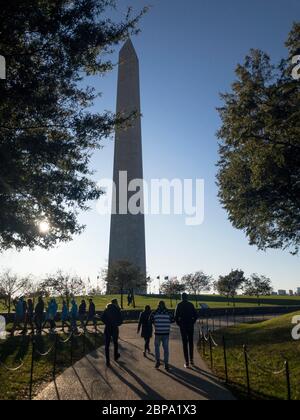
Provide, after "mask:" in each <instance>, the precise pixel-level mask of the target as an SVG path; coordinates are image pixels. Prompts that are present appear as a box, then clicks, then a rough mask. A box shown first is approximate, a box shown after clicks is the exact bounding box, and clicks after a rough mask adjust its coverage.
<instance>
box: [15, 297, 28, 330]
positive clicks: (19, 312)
mask: <svg viewBox="0 0 300 420" xmlns="http://www.w3.org/2000/svg"><path fill="white" fill-rule="evenodd" d="M26 308H27V305H26V302H25V301H24V298H23V297H20V299H19V300H18V301H17V303H16V314H15V320H14V325H13V327H12V330H11V335H12V336H13V335H14V333H15V330H16V329H17V327H19V328H20V329H21V330H22V331H23V332H24V325H25V314H26ZM21 324H23V326H21Z"/></svg>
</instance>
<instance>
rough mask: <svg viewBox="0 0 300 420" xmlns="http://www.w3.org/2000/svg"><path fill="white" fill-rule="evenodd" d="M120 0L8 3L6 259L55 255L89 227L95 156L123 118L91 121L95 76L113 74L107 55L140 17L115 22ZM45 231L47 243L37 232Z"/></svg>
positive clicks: (0, 151) (4, 30) (2, 199)
mask: <svg viewBox="0 0 300 420" xmlns="http://www.w3.org/2000/svg"><path fill="white" fill-rule="evenodd" d="M114 5H115V2H114V1H113V0H80V1H72V2H71V1H68V0H48V1H46V0H45V1H41V0H20V1H17V2H16V1H13V2H2V3H1V14H0V54H1V55H3V56H5V58H6V64H7V78H6V80H0V97H1V102H0V207H1V212H0V250H3V249H8V248H12V247H15V248H17V249H21V248H23V247H29V248H34V247H35V246H40V247H43V248H49V247H51V246H53V245H55V244H56V243H58V242H60V241H69V240H70V239H71V238H72V235H74V234H79V233H80V232H82V230H83V228H84V227H83V226H81V225H80V224H79V223H78V220H77V215H78V211H79V210H87V209H88V206H89V204H88V202H89V201H90V200H94V199H97V198H99V197H100V195H101V189H100V188H99V187H98V186H97V185H96V183H95V182H94V181H93V180H92V179H91V174H92V173H91V171H90V165H89V163H90V157H91V154H92V152H93V151H94V150H95V149H98V148H100V146H101V140H103V139H105V138H107V137H108V136H110V134H111V133H112V131H113V129H114V127H115V125H116V124H121V123H124V119H123V118H122V116H115V115H113V114H111V113H109V112H104V113H102V114H99V113H93V112H91V108H90V107H91V105H92V104H93V101H94V99H95V98H96V97H98V95H99V92H95V91H94V89H92V88H91V87H85V84H84V83H83V79H84V77H85V76H87V75H88V76H89V75H104V74H105V73H107V72H108V71H110V70H112V68H113V63H112V62H111V60H110V59H109V56H108V53H110V52H111V51H112V50H113V47H114V46H116V45H117V44H118V43H119V42H120V41H122V40H125V39H126V38H127V37H128V35H129V34H135V33H136V32H137V31H138V30H137V29H136V27H137V24H138V21H139V18H140V16H141V15H142V14H143V13H144V12H145V10H143V11H142V12H141V14H139V15H138V16H132V13H131V11H130V10H129V11H128V15H127V18H126V19H125V20H124V21H121V22H113V21H112V20H110V19H108V18H107V15H108V12H109V11H110V8H111V7H114ZM41 221H45V222H47V223H48V224H49V225H50V227H51V229H50V231H49V232H48V233H47V235H45V234H43V233H42V232H40V230H39V223H40V222H41Z"/></svg>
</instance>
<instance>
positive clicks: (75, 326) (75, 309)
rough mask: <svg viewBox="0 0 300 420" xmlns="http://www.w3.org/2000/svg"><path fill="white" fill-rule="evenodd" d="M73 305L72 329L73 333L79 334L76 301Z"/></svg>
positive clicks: (73, 301)
mask: <svg viewBox="0 0 300 420" xmlns="http://www.w3.org/2000/svg"><path fill="white" fill-rule="evenodd" d="M71 305H72V306H71V328H72V331H73V332H77V331H78V329H77V318H78V306H77V303H76V301H75V300H74V299H73V300H72V302H71Z"/></svg>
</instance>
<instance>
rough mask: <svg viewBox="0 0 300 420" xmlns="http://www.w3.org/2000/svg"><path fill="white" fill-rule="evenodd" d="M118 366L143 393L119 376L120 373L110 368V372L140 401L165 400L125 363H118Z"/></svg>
mask: <svg viewBox="0 0 300 420" xmlns="http://www.w3.org/2000/svg"><path fill="white" fill-rule="evenodd" d="M118 365H120V367H121V368H122V370H123V371H125V372H126V373H127V375H129V376H131V377H132V378H133V379H134V380H135V382H137V384H139V385H140V386H141V387H142V388H143V390H144V392H143V391H141V390H140V389H139V388H137V387H136V386H135V385H134V384H132V383H131V382H129V381H127V379H126V378H125V377H124V376H122V375H120V373H119V372H118V371H117V370H116V369H114V368H111V370H112V371H113V372H114V374H115V375H116V376H117V377H118V378H119V379H120V381H122V382H124V383H125V384H126V385H127V386H128V387H129V388H130V389H132V390H133V391H134V393H135V394H136V395H137V396H138V397H139V398H140V399H141V400H148V401H150V400H160V401H162V400H165V398H164V397H162V396H161V395H160V394H158V393H157V392H156V391H155V390H154V389H153V388H151V387H150V386H149V385H147V384H146V383H145V382H144V381H143V380H142V379H141V378H139V377H138V376H137V375H136V374H135V373H134V372H132V370H130V369H129V368H128V367H127V366H126V365H125V363H123V362H118Z"/></svg>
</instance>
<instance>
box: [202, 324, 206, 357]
mask: <svg viewBox="0 0 300 420" xmlns="http://www.w3.org/2000/svg"><path fill="white" fill-rule="evenodd" d="M202 343H203V356H204V357H205V356H206V349H205V347H206V346H205V336H204V333H203V330H202Z"/></svg>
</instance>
